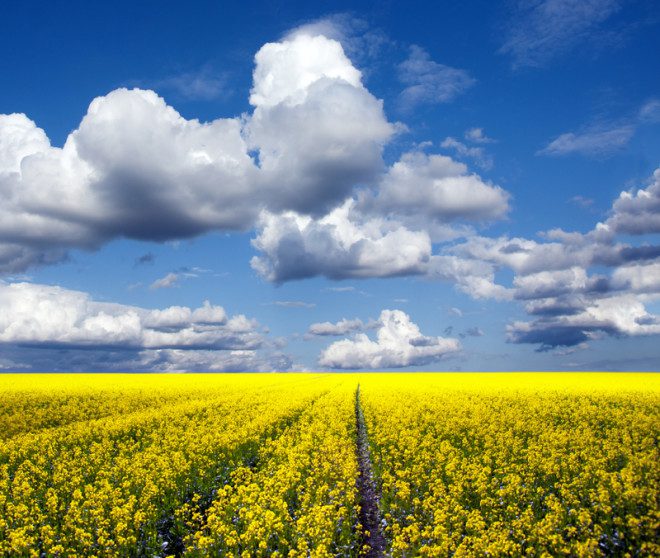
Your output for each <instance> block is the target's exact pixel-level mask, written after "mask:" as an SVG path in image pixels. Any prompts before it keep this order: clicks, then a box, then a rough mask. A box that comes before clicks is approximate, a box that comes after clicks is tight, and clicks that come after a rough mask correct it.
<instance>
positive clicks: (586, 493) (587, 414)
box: [0, 373, 660, 557]
mask: <svg viewBox="0 0 660 558" xmlns="http://www.w3.org/2000/svg"><path fill="white" fill-rule="evenodd" d="M358 384H359V386H360V389H359V397H356V395H357V394H356V389H357V387H358ZM659 404H660V376H658V375H654V374H586V373H585V374H545V373H530V374H513V373H512V374H240V375H239V374H237V375H229V374H217V375H216V374H213V375H109V374H107V375H91V374H88V375H12V374H8V375H0V555H3V556H21V555H25V556H74V555H77V556H166V555H186V556H317V557H321V556H357V555H360V554H370V555H373V554H375V553H374V552H373V550H370V549H369V548H368V544H369V543H371V544H378V540H379V538H380V540H381V544H382V545H384V548H383V549H382V550H383V551H384V553H386V554H387V555H392V556H452V555H453V556H486V555H490V556H658V555H660V546H659V545H658V543H657V534H658V530H659V528H660V504H659V498H660V490H659V489H660V466H659V465H658V464H659V463H660V450H659V449H658V433H659V430H660V426H659V425H660V420H659V419H660V405H659ZM356 411H358V412H356ZM356 417H360V419H359V420H357V419H356ZM358 430H359V431H360V434H361V435H360V436H358ZM362 434H366V437H365V436H364V435H362ZM360 440H361V441H362V444H361V443H360ZM364 444H366V445H364ZM360 448H361V449H362V450H363V451H362V452H360V451H359V449H360ZM367 448H368V452H367V451H366V450H367ZM365 453H366V454H368V456H370V462H371V463H370V466H371V469H372V472H373V481H374V482H373V483H367V484H368V485H371V484H373V486H371V488H374V490H367V489H365V486H364V483H358V482H357V480H358V477H359V475H360V470H361V469H362V470H364V467H365V460H364V457H365ZM367 465H369V464H368V463H367ZM366 500H368V501H366ZM371 504H375V505H377V506H378V510H379V511H378V516H377V526H376V527H374V525H373V524H369V521H370V518H368V517H365V515H368V514H364V513H362V514H361V513H360V508H361V507H362V508H368V507H369V505H371ZM371 521H372V522H373V517H371ZM367 528H368V529H370V530H371V531H372V532H371V533H365V531H366V530H367ZM375 529H377V530H378V533H375V532H374V530H375ZM376 535H378V536H376Z"/></svg>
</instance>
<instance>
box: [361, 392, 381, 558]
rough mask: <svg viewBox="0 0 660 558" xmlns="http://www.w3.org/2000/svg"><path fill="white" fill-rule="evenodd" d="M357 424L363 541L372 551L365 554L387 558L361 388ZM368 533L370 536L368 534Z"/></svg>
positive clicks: (374, 557)
mask: <svg viewBox="0 0 660 558" xmlns="http://www.w3.org/2000/svg"><path fill="white" fill-rule="evenodd" d="M355 422H356V424H357V457H358V467H359V469H360V476H359V477H358V482H357V486H358V491H359V493H360V523H361V524H362V526H363V528H364V529H365V534H364V537H363V540H362V544H363V545H369V548H370V550H369V551H368V552H367V553H366V554H365V556H367V557H368V558H376V557H381V556H386V554H385V549H386V548H387V546H386V543H385V537H384V536H383V532H382V531H381V528H380V526H381V522H380V511H379V510H378V502H379V499H380V495H379V494H378V490H377V489H376V484H375V482H374V478H373V472H372V470H371V458H370V457H369V440H368V439H367V429H366V426H365V423H364V413H363V411H362V404H361V402H360V386H359V385H358V387H357V391H356V392H355ZM367 532H368V534H367Z"/></svg>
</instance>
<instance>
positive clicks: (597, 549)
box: [361, 373, 660, 557]
mask: <svg viewBox="0 0 660 558" xmlns="http://www.w3.org/2000/svg"><path fill="white" fill-rule="evenodd" d="M659 379H660V378H659V377H658V376H657V375H653V374H638V375H635V374H513V373H512V374H474V375H465V374H438V375H429V374H426V375H422V374H420V375H414V376H404V375H373V376H367V377H363V378H362V379H361V384H362V385H361V393H362V402H363V407H364V412H365V415H366V417H367V427H368V433H369V439H370V444H371V453H372V462H373V466H374V470H375V474H376V477H377V479H378V482H379V485H380V487H381V490H382V498H381V502H380V505H381V511H382V516H383V524H384V526H385V527H384V530H385V535H386V537H387V538H388V541H389V543H390V545H391V552H392V555H393V556H548V557H550V556H659V555H660V545H659V544H658V539H657V534H658V532H659V531H658V530H659V528H660V505H659V497H660V491H659V489H660V468H659V467H660V465H659V464H660V453H659V450H658V433H659V429H660V421H659V419H660V408H659V403H660V382H659Z"/></svg>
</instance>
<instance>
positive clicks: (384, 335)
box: [319, 310, 461, 369]
mask: <svg viewBox="0 0 660 558" xmlns="http://www.w3.org/2000/svg"><path fill="white" fill-rule="evenodd" d="M378 321H379V327H378V329H377V330H376V340H375V341H373V340H371V339H369V337H367V335H365V334H364V333H358V334H357V335H356V336H355V337H354V338H353V339H343V340H341V341H337V342H335V343H333V344H332V345H330V346H329V347H327V348H326V349H325V350H324V351H323V352H322V353H321V355H320V357H319V364H320V365H321V366H327V367H329V368H342V369H362V368H370V369H375V368H402V367H405V366H423V365H425V364H429V363H431V362H436V361H438V360H440V359H442V358H444V357H447V356H450V355H452V354H456V353H457V352H458V351H460V348H461V346H460V343H459V342H458V340H457V339H452V338H443V337H427V336H424V335H422V334H421V332H420V330H419V327H418V326H417V324H415V323H413V322H412V321H411V319H410V317H409V316H408V315H407V314H406V313H404V312H402V311H401V310H383V311H382V312H381V314H380V318H379V320H378Z"/></svg>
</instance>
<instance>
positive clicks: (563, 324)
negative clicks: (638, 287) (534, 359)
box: [507, 294, 660, 351]
mask: <svg viewBox="0 0 660 558" xmlns="http://www.w3.org/2000/svg"><path fill="white" fill-rule="evenodd" d="M658 333H660V320H659V319H658V317H657V316H654V315H652V314H649V313H648V312H647V311H646V309H645V308H644V305H643V304H642V302H641V301H640V300H639V299H638V298H637V297H635V296H634V295H630V294H628V295H621V296H612V297H606V298H602V299H595V300H592V301H590V302H589V303H588V304H587V305H586V306H585V307H584V308H582V309H580V310H579V311H576V312H572V313H570V314H561V315H557V316H545V317H542V318H540V319H538V320H535V321H533V322H514V323H513V324H511V325H509V326H508V327H507V335H508V339H509V340H510V341H512V342H514V343H538V344H540V349H539V350H542V351H543V350H548V349H550V348H553V347H556V346H569V347H570V346H575V345H579V344H580V343H584V342H586V341H589V340H591V339H597V338H599V337H602V335H603V334H608V335H651V334H658Z"/></svg>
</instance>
